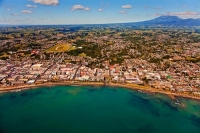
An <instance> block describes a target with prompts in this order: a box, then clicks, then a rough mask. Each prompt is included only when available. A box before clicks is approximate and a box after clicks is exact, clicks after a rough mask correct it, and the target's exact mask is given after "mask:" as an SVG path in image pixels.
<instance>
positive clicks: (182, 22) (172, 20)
mask: <svg viewBox="0 0 200 133" xmlns="http://www.w3.org/2000/svg"><path fill="white" fill-rule="evenodd" d="M132 24H133V25H146V26H148V25H163V26H200V19H193V18H190V19H182V18H179V17H177V16H160V17H158V18H155V19H152V20H147V21H142V22H135V23H132Z"/></svg>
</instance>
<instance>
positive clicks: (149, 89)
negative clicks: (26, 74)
mask: <svg viewBox="0 0 200 133" xmlns="http://www.w3.org/2000/svg"><path fill="white" fill-rule="evenodd" d="M59 85H61V86H62V85H64V86H67V85H82V86H111V87H123V88H129V89H134V90H141V91H146V92H151V93H161V94H166V95H168V96H169V97H170V98H172V99H175V97H184V98H190V99H196V100H200V97H197V96H194V95H191V94H188V93H176V92H171V91H166V90H162V89H155V88H152V87H150V86H141V85H137V84H119V83H106V84H105V83H103V82H73V81H64V82H47V83H43V84H32V85H22V86H9V87H1V88H0V93H3V92H17V91H21V90H25V89H31V88H39V87H46V86H47V87H48V86H59Z"/></svg>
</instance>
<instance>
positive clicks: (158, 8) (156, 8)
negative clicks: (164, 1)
mask: <svg viewBox="0 0 200 133" xmlns="http://www.w3.org/2000/svg"><path fill="white" fill-rule="evenodd" d="M154 9H155V10H162V9H163V8H162V7H155V8H154Z"/></svg>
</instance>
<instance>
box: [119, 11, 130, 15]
mask: <svg viewBox="0 0 200 133" xmlns="http://www.w3.org/2000/svg"><path fill="white" fill-rule="evenodd" d="M119 13H120V14H128V12H127V11H119Z"/></svg>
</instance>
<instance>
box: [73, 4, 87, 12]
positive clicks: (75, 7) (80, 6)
mask: <svg viewBox="0 0 200 133" xmlns="http://www.w3.org/2000/svg"><path fill="white" fill-rule="evenodd" d="M71 10H72V11H74V10H85V11H89V10H90V8H89V7H86V8H85V7H84V6H82V5H74V6H72V8H71Z"/></svg>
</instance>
